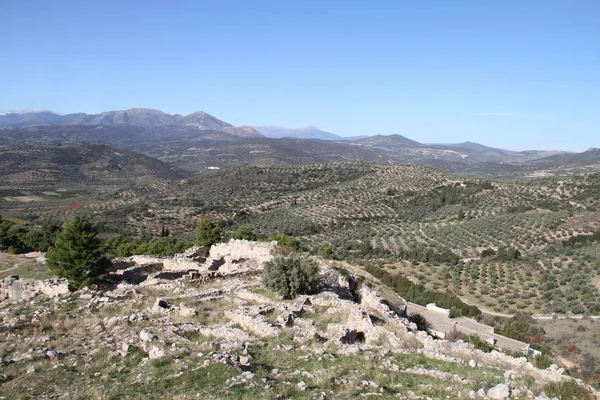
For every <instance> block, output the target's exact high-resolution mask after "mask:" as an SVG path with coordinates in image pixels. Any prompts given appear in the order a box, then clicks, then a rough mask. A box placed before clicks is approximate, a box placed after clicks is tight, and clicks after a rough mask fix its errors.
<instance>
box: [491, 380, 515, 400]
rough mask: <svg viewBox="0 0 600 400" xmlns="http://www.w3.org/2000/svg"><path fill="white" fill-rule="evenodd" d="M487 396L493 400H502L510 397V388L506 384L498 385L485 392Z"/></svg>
mask: <svg viewBox="0 0 600 400" xmlns="http://www.w3.org/2000/svg"><path fill="white" fill-rule="evenodd" d="M487 396H488V398H490V399H494V400H504V399H507V398H508V397H509V396H510V387H509V386H508V385H507V384H506V383H499V384H497V385H496V386H494V387H493V388H491V389H490V390H488V392H487Z"/></svg>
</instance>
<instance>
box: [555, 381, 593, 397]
mask: <svg viewBox="0 0 600 400" xmlns="http://www.w3.org/2000/svg"><path fill="white" fill-rule="evenodd" d="M543 390H544V392H545V393H546V395H547V396H549V397H556V398H559V399H560V400H593V399H595V398H596V397H595V396H594V395H593V394H592V393H591V392H590V391H588V390H587V389H586V388H584V387H583V386H579V385H578V384H577V382H575V381H573V380H568V381H566V380H565V381H560V382H552V383H549V384H547V385H546V386H544V387H543Z"/></svg>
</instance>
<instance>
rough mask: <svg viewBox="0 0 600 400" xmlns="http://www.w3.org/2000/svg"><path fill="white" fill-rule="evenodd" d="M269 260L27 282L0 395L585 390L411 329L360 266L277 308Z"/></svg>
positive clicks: (222, 249)
mask: <svg viewBox="0 0 600 400" xmlns="http://www.w3.org/2000/svg"><path fill="white" fill-rule="evenodd" d="M277 251H278V248H277V246H276V245H275V244H264V243H253V242H245V241H232V242H230V243H229V244H219V245H216V246H215V247H213V249H211V254H210V256H209V257H207V255H206V253H205V252H204V251H203V250H202V249H190V250H188V252H186V253H185V254H182V255H178V256H176V257H174V258H169V259H158V258H149V257H132V258H131V259H128V260H122V261H121V262H118V263H115V267H114V271H112V274H113V276H114V277H115V284H114V285H112V286H111V287H107V288H103V289H102V290H91V289H83V290H80V291H78V292H74V293H65V292H63V291H62V290H53V291H48V290H46V292H44V293H42V289H40V290H39V291H38V292H36V291H35V290H36V289H35V288H37V287H40V288H42V287H45V286H44V285H42V284H39V285H32V284H31V282H27V285H25V286H24V287H25V288H26V289H27V290H26V291H25V292H23V291H21V299H20V300H18V299H16V298H11V297H10V296H8V297H9V298H7V299H6V300H4V301H3V302H1V303H0V318H1V319H2V322H1V325H0V397H1V398H5V399H21V398H32V399H45V398H65V399H67V398H68V399H79V398H81V399H121V398H145V399H146V398H156V399H163V398H169V399H171V398H172V399H185V398H207V399H210V398H215V399H216V398H219V399H220V398H235V399H256V398H264V399H272V398H294V399H342V398H351V397H359V396H360V397H383V398H388V397H390V398H392V397H393V398H410V399H467V398H473V399H476V398H489V399H505V398H522V399H529V398H531V399H533V398H537V399H545V398H550V397H548V396H547V393H548V394H549V395H550V396H552V393H553V392H556V391H557V388H563V387H565V388H568V387H571V389H570V390H571V391H575V392H577V391H578V390H580V389H581V390H583V389H584V388H585V387H584V385H583V383H582V382H578V381H575V380H572V379H571V378H568V377H565V376H563V374H562V373H563V371H562V370H561V369H559V368H558V367H556V366H551V367H550V368H549V369H547V370H539V369H536V368H535V367H534V366H533V365H532V364H531V363H530V362H529V361H528V360H527V359H526V358H513V357H510V356H508V355H505V354H503V353H500V352H496V351H493V352H491V353H483V352H481V351H479V350H475V349H474V348H473V347H472V346H471V345H469V344H465V343H463V342H462V341H458V342H448V341H443V340H436V339H433V338H431V337H430V336H428V335H427V334H426V333H425V332H421V331H417V330H416V326H415V325H414V324H412V323H410V322H409V321H408V320H407V319H405V318H404V317H403V315H404V313H405V310H406V303H405V302H404V300H403V299H401V298H399V297H397V296H396V295H394V294H393V293H391V292H390V291H389V290H387V288H385V287H383V286H381V285H380V284H379V283H378V282H377V281H376V280H375V279H374V278H372V277H370V276H369V275H368V274H366V273H361V272H360V271H358V270H354V269H351V270H350V271H348V270H346V269H340V268H339V267H338V266H336V265H335V264H330V263H325V262H321V264H322V265H321V281H322V285H321V288H320V290H319V291H318V293H315V294H311V295H306V296H300V297H298V298H296V299H294V300H282V299H280V298H278V296H277V295H276V294H275V293H273V292H271V291H269V290H268V289H266V288H265V287H264V286H263V285H262V284H261V280H260V273H261V270H262V264H263V263H264V262H265V261H267V260H269V259H271V258H272V257H273V255H274V254H276V253H277ZM11 279H12V281H11V286H10V288H12V285H14V284H15V282H16V281H18V280H16V278H15V277H13V278H11ZM3 284H4V285H5V286H6V285H7V283H6V282H4V283H3ZM56 284H57V283H56V282H54V283H53V285H54V286H56ZM9 292H10V291H9ZM569 385H570V386H569ZM585 390H587V391H588V394H589V395H590V396H592V397H590V398H597V397H598V395H597V393H596V392H594V391H593V389H591V388H585ZM546 392H547V393H546ZM578 393H579V392H578ZM564 398H567V397H564Z"/></svg>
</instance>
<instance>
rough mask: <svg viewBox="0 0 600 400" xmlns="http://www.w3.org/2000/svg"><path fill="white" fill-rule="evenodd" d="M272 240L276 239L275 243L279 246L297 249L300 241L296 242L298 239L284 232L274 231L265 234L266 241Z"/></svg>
mask: <svg viewBox="0 0 600 400" xmlns="http://www.w3.org/2000/svg"><path fill="white" fill-rule="evenodd" d="M273 240H276V241H277V244H278V245H280V246H286V247H291V248H293V249H295V250H298V248H299V247H300V243H298V239H296V238H295V237H293V236H289V235H286V234H284V233H274V234H271V235H269V236H267V242H272V241H273Z"/></svg>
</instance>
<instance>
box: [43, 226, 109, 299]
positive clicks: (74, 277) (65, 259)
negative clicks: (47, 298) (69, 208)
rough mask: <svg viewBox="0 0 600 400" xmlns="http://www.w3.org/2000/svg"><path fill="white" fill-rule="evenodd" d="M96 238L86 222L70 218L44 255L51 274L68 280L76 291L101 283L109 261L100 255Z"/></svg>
mask: <svg viewBox="0 0 600 400" xmlns="http://www.w3.org/2000/svg"><path fill="white" fill-rule="evenodd" d="M97 234H98V232H97V231H96V229H95V228H94V226H93V225H92V223H91V222H90V220H89V219H87V218H81V217H75V218H73V219H72V220H71V221H70V222H69V223H68V224H67V225H66V226H65V229H64V230H63V231H62V232H60V233H59V234H58V235H57V236H56V240H55V242H54V246H53V247H51V248H50V249H49V250H48V253H46V264H47V265H48V268H49V269H50V271H52V272H53V273H54V274H56V275H57V276H59V277H62V278H67V279H68V280H69V284H70V285H71V286H73V287H76V288H80V287H82V286H85V285H88V284H90V283H93V282H96V281H98V280H99V279H102V276H103V275H104V274H105V273H106V269H107V268H108V266H109V264H110V261H109V260H108V259H107V258H106V257H105V256H104V254H103V251H102V245H101V242H100V240H99V239H98V237H97Z"/></svg>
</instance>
